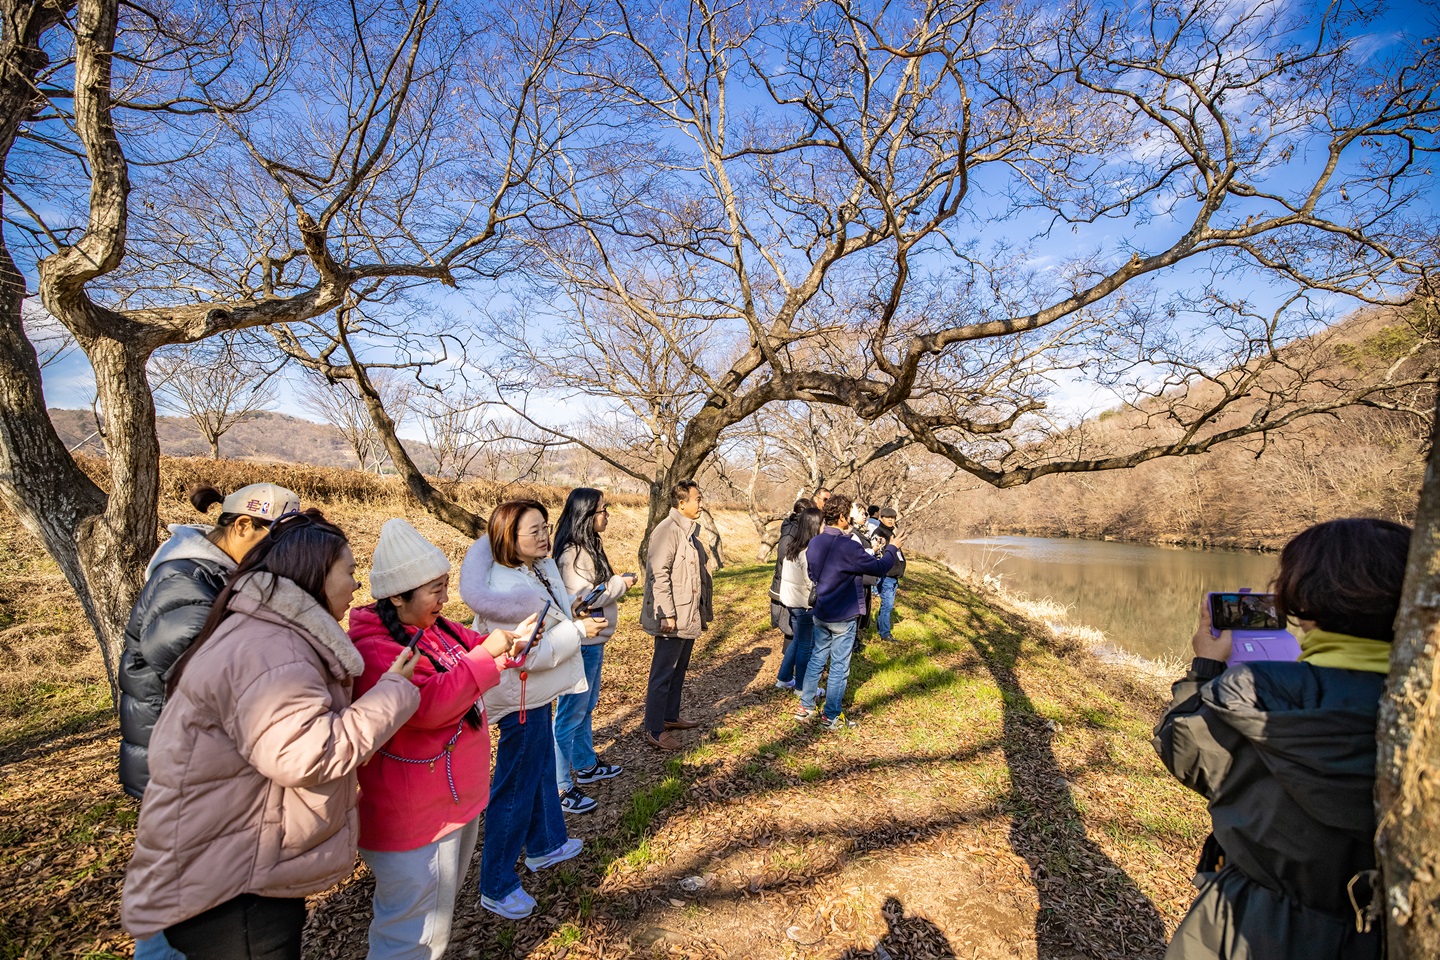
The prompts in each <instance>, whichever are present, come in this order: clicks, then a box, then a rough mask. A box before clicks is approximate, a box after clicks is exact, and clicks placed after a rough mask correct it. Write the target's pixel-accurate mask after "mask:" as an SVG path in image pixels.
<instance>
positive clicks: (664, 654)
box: [645, 637, 695, 737]
mask: <svg viewBox="0 0 1440 960" xmlns="http://www.w3.org/2000/svg"><path fill="white" fill-rule="evenodd" d="M693 649H695V641H694V640H684V639H681V638H680V637H656V638H655V656H654V657H652V658H651V660H650V683H649V685H648V686H647V687H646V688H645V729H646V730H649V731H650V732H651V733H653V734H655V736H657V737H658V736H660V734H661V733H662V732H663V731H664V730H665V721H666V720H679V719H680V692H681V690H682V689H683V688H684V686H685V671H686V670H688V669H689V668H690V651H691V650H693Z"/></svg>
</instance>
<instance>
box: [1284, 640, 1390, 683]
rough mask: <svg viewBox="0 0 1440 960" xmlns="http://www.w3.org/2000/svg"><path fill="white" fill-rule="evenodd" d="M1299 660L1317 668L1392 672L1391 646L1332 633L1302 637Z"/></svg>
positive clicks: (1381, 641)
mask: <svg viewBox="0 0 1440 960" xmlns="http://www.w3.org/2000/svg"><path fill="white" fill-rule="evenodd" d="M1300 659H1301V660H1303V661H1304V662H1305V663H1311V664H1314V665H1315V666H1317V667H1339V668H1340V669H1342V670H1365V671H1367V672H1369V673H1389V672H1390V644H1388V643H1386V642H1385V641H1384V640H1370V639H1368V638H1366V637H1352V636H1350V635H1349V634H1345V633H1331V632H1330V631H1329V630H1311V631H1310V632H1309V633H1307V634H1305V636H1303V637H1301V638H1300Z"/></svg>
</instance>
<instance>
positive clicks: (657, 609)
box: [640, 480, 715, 750]
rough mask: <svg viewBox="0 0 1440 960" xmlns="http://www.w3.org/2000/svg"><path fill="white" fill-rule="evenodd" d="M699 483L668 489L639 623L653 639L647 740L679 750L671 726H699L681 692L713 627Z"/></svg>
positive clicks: (648, 558) (650, 551) (653, 536)
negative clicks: (687, 716) (684, 707)
mask: <svg viewBox="0 0 1440 960" xmlns="http://www.w3.org/2000/svg"><path fill="white" fill-rule="evenodd" d="M703 502H704V498H703V497H702V496H701V494H700V485H699V484H698V483H696V482H695V481H693V480H682V481H680V482H679V483H677V484H675V486H674V488H673V489H671V491H670V504H671V506H670V514H669V516H667V517H666V518H665V519H664V520H661V521H660V522H659V523H658V524H656V525H655V529H654V530H653V531H651V533H650V541H649V544H648V547H647V550H646V554H645V601H644V604H643V605H642V606H641V608H640V627H641V629H643V630H644V631H645V632H646V633H648V634H650V635H651V636H653V637H654V638H655V654H654V656H653V657H652V658H651V660H650V682H649V684H648V686H647V688H646V691H645V739H646V741H647V742H648V743H649V744H650V745H651V746H653V747H658V748H659V749H661V750H679V749H680V741H679V739H677V738H676V736H675V734H673V733H671V732H670V731H672V730H689V729H692V728H694V727H697V726H699V724H698V723H696V722H695V721H694V720H684V719H681V717H680V696H681V693H682V691H683V689H684V686H685V671H686V670H687V669H689V666H690V652H691V650H692V649H693V648H694V646H695V641H696V640H697V639H698V638H699V636H700V634H701V633H703V632H704V630H705V628H706V627H708V626H709V625H710V621H711V620H713V619H714V617H715V614H714V611H713V609H712V608H711V603H712V600H711V597H712V588H711V583H710V568H709V566H708V563H709V557H708V556H707V555H706V553H705V547H704V546H702V545H701V543H700V537H699V532H700V523H699V519H700V508H701V504H702V503H703Z"/></svg>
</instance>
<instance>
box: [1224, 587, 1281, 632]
mask: <svg viewBox="0 0 1440 960" xmlns="http://www.w3.org/2000/svg"><path fill="white" fill-rule="evenodd" d="M1210 626H1211V628H1212V629H1214V630H1283V629H1284V627H1285V625H1284V624H1283V623H1281V622H1280V617H1279V616H1278V615H1277V614H1276V613H1275V594H1273V593H1212V594H1210Z"/></svg>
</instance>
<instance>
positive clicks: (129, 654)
mask: <svg viewBox="0 0 1440 960" xmlns="http://www.w3.org/2000/svg"><path fill="white" fill-rule="evenodd" d="M190 502H191V503H192V504H194V505H195V509H197V510H199V511H200V512H201V513H205V512H206V511H208V510H209V509H210V508H211V507H212V506H214V505H215V504H217V503H219V504H221V507H220V518H219V519H218V520H217V521H216V523H215V526H213V527H209V526H201V525H193V526H192V525H185V524H175V525H172V526H171V527H170V534H171V536H170V539H169V540H166V541H165V542H164V543H163V544H161V545H160V549H159V550H157V551H155V556H154V557H153V558H152V559H151V560H150V566H149V567H147V568H146V570H145V586H144V587H143V588H142V589H141V591H140V598H139V599H138V600H136V601H135V608H134V609H133V610H131V611H130V620H129V622H128V623H126V625H125V650H124V652H123V653H122V654H121V655H120V785H121V786H122V787H124V788H125V792H126V793H128V794H130V796H132V797H135V798H136V799H137V800H138V799H140V798H141V797H143V796H144V794H145V785H146V784H147V783H148V782H149V780H150V767H149V762H148V759H147V750H148V748H149V746H150V733H151V731H153V730H154V729H155V722H156V721H157V720H159V719H160V708H161V707H163V706H164V705H165V682H166V680H167V679H169V676H170V671H171V669H173V668H174V666H175V662H176V661H177V660H179V659H180V656H181V654H183V653H184V652H185V651H186V650H189V649H190V645H191V644H193V643H194V642H195V637H196V635H197V634H199V632H200V628H201V626H203V625H204V623H205V618H206V617H207V616H209V614H210V605H211V604H212V603H214V601H215V598H216V596H218V595H219V593H220V591H221V590H222V589H224V587H225V584H226V582H227V581H228V580H229V579H230V574H231V573H233V572H234V571H235V567H236V565H237V564H239V562H240V560H241V559H243V558H244V556H245V554H247V553H249V552H250V548H251V547H253V546H255V544H257V543H259V542H260V541H261V540H263V539H265V537H266V536H267V534H268V532H269V528H270V524H271V523H273V522H274V521H275V519H276V518H278V517H281V516H284V515H285V514H287V513H293V512H295V511H297V510H299V509H300V500H299V498H298V497H296V496H295V494H293V493H291V492H290V491H289V490H286V489H285V488H284V487H277V486H276V485H275V484H273V483H255V484H251V485H250V486H247V487H242V488H241V489H239V490H236V491H235V492H234V493H232V494H230V495H229V496H228V497H226V496H222V495H221V493H220V492H219V491H218V490H216V489H215V488H214V487H208V486H207V487H199V488H197V489H195V490H193V491H191V493H190Z"/></svg>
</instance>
